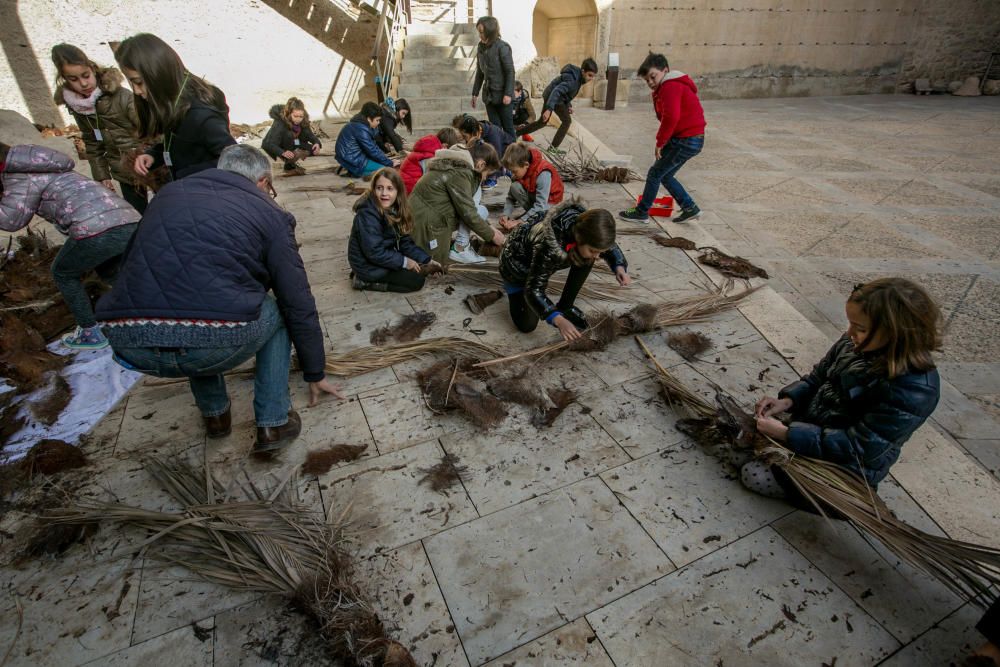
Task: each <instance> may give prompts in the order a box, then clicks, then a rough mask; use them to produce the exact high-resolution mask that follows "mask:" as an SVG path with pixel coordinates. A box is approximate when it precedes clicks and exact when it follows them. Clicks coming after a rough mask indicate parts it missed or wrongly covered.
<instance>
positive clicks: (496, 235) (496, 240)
mask: <svg viewBox="0 0 1000 667" xmlns="http://www.w3.org/2000/svg"><path fill="white" fill-rule="evenodd" d="M506 240H507V237H506V236H504V235H503V234H501V233H500V230H499V229H494V230H493V245H497V246H502V245H503V242H504V241H506Z"/></svg>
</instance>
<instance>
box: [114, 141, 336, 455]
mask: <svg viewBox="0 0 1000 667" xmlns="http://www.w3.org/2000/svg"><path fill="white" fill-rule="evenodd" d="M272 191H273V190H272V187H271V161H270V160H269V159H268V158H267V156H266V155H264V153H263V152H261V151H260V150H258V149H256V148H253V147H251V146H247V145H236V146H229V147H228V148H226V149H225V150H223V151H222V155H221V156H220V157H219V163H218V168H217V169H208V170H205V171H202V172H199V173H197V174H195V175H193V176H189V177H188V178H185V179H182V180H179V181H174V182H173V183H170V184H168V185H167V186H166V187H164V188H163V189H162V190H160V191H159V192H158V193H157V195H156V197H155V198H154V199H153V201H152V202H151V203H150V205H149V207H148V208H147V209H146V214H145V216H144V217H143V220H142V223H141V224H140V225H139V229H138V231H137V232H136V234H135V236H134V237H133V240H132V245H131V246H130V247H129V249H128V251H127V254H126V257H125V260H124V261H123V264H122V268H121V270H120V274H119V278H118V282H117V283H116V284H115V286H114V289H112V290H111V292H109V293H108V294H106V295H105V296H104V297H102V298H101V300H100V301H99V302H98V304H97V319H98V321H99V322H100V323H101V325H102V326H103V330H104V333H105V335H106V336H107V337H108V340H109V341H110V342H111V347H112V348H113V349H114V351H115V355H116V357H117V358H118V359H119V360H120V361H121V362H123V365H124V366H126V367H131V368H134V369H135V370H138V371H140V372H142V373H146V374H148V375H155V376H157V377H172V378H176V377H187V378H188V380H189V382H190V383H191V393H192V394H194V399H195V403H196V404H197V405H198V409H199V410H201V414H202V417H203V418H204V420H205V428H206V430H207V432H208V437H210V438H219V437H223V436H226V435H228V434H229V433H230V431H231V416H230V402H229V395H228V393H227V392H226V381H225V378H224V376H223V373H224V372H225V371H227V370H229V369H232V368H235V367H236V366H239V365H240V364H242V363H243V362H245V361H247V360H248V359H250V358H252V357H255V358H256V369H255V376H254V401H253V407H254V417H255V420H256V423H257V442H256V444H255V446H254V450H255V453H270V452H274V451H276V450H278V449H281V448H282V447H284V446H285V445H286V444H288V443H289V442H291V441H292V440H294V439H295V438H296V437H297V436H298V434H299V431H300V430H301V427H302V422H301V420H300V419H299V416H298V414H297V413H296V412H295V411H294V410H292V409H291V399H290V397H289V392H288V372H289V366H290V362H291V345H292V344H294V345H295V350H296V352H297V353H298V359H299V365H300V366H301V368H302V373H303V376H304V378H305V380H306V382H308V383H309V394H310V405H314V404H315V403H316V402H317V401H318V400H319V398H320V396H322V395H323V394H324V393H328V394H333V395H334V396H337V397H338V398H343V396H342V395H341V394H340V391H339V389H338V387H336V386H335V385H333V384H330V383H329V382H328V381H327V380H326V379H325V373H324V366H325V347H324V344H323V333H322V331H321V330H320V326H319V316H318V314H317V312H316V303H315V301H314V300H313V296H312V292H311V291H310V289H309V281H308V279H307V278H306V272H305V267H304V266H303V264H302V257H301V256H300V255H299V251H298V246H297V244H296V242H295V218H294V217H292V215H291V214H290V213H288V212H287V211H285V210H284V209H282V208H281V207H279V206H278V205H277V204H275V203H274V201H272V199H271V197H270V196H269V194H268V193H270V192H272ZM272 293H273V294H272Z"/></svg>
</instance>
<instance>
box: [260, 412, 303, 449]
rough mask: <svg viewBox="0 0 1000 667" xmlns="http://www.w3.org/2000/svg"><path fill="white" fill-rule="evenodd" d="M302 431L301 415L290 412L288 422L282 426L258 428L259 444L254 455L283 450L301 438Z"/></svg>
mask: <svg viewBox="0 0 1000 667" xmlns="http://www.w3.org/2000/svg"><path fill="white" fill-rule="evenodd" d="M301 431H302V419H301V418H300V417H299V413H297V412H296V411H295V410H289V411H288V421H287V422H286V423H284V424H282V425H281V426H258V427H257V444H255V445H254V446H253V453H254V454H266V453H270V452H274V451H277V450H279V449H282V448H284V447H285V446H286V445H287V444H288V443H290V442H291V441H292V440H295V438H297V437H299V433H300V432H301Z"/></svg>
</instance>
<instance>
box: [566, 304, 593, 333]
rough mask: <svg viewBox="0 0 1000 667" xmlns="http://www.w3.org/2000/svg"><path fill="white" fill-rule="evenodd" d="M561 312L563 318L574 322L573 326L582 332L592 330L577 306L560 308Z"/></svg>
mask: <svg viewBox="0 0 1000 667" xmlns="http://www.w3.org/2000/svg"><path fill="white" fill-rule="evenodd" d="M559 310H560V312H562V315H563V317H565V318H566V319H567V320H569V321H570V322H572V324H573V326H575V327H576V328H577V329H579V330H580V331H586V330H587V329H589V328H590V325H589V324H588V323H587V318H586V317H584V316H583V312H582V311H581V310H580V309H579V308H577V307H576V306H570V307H569V308H559Z"/></svg>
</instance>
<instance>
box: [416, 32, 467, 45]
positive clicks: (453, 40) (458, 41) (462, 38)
mask: <svg viewBox="0 0 1000 667" xmlns="http://www.w3.org/2000/svg"><path fill="white" fill-rule="evenodd" d="M478 42H479V35H477V34H475V33H472V34H469V33H457V34H454V35H421V34H416V35H411V34H407V35H406V46H407V48H412V47H414V46H471V47H473V48H475V46H476V44H477V43H478Z"/></svg>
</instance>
